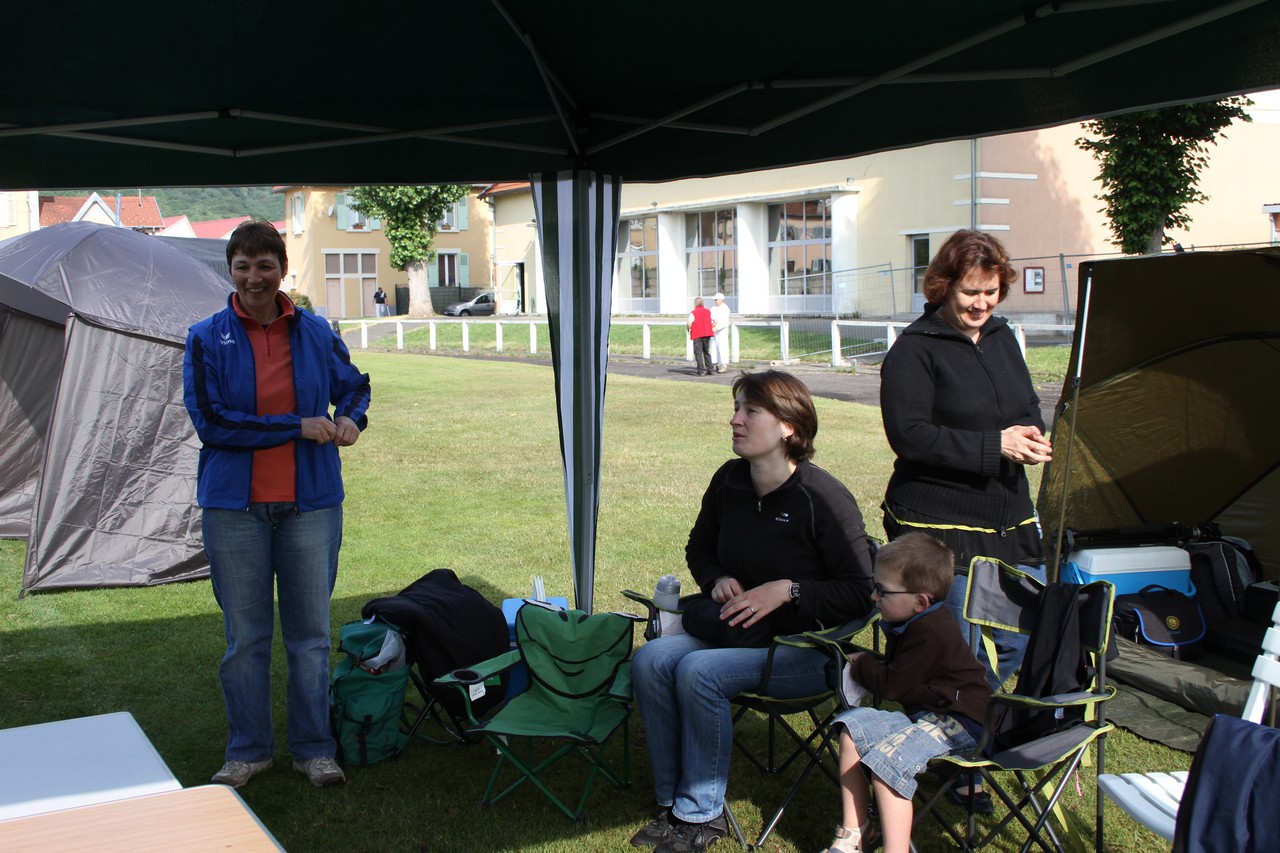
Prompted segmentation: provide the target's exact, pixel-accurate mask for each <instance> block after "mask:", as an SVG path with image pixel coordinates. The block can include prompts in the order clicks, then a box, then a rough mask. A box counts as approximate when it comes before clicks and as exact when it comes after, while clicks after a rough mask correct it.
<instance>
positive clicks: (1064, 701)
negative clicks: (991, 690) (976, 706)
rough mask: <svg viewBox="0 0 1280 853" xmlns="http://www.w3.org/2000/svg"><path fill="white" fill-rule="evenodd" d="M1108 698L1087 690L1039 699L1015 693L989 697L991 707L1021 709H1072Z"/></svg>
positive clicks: (1108, 697)
mask: <svg viewBox="0 0 1280 853" xmlns="http://www.w3.org/2000/svg"><path fill="white" fill-rule="evenodd" d="M1110 698H1111V697H1110V695H1109V694H1106V693H1093V692H1090V691H1088V690H1082V691H1079V692H1075V693H1057V694H1055V695H1053V696H1042V697H1040V698H1039V699H1037V698H1034V697H1031V696H1020V695H1018V694H1017V693H998V694H995V695H993V696H992V697H991V707H994V706H998V705H1009V706H1018V707H1022V708H1073V707H1076V706H1081V705H1092V704H1094V703H1097V702H1105V701H1106V700H1107V699H1110Z"/></svg>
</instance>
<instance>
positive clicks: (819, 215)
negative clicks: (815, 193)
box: [769, 198, 831, 296]
mask: <svg viewBox="0 0 1280 853" xmlns="http://www.w3.org/2000/svg"><path fill="white" fill-rule="evenodd" d="M769 274H770V279H771V281H772V292H773V294H774V295H775V296H830V295H831V199H829V198H821V199H807V200H805V201H793V202H788V203H786V204H771V205H769Z"/></svg>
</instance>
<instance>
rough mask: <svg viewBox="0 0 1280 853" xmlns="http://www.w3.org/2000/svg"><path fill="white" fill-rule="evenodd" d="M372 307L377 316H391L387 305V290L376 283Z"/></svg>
mask: <svg viewBox="0 0 1280 853" xmlns="http://www.w3.org/2000/svg"><path fill="white" fill-rule="evenodd" d="M373 307H374V310H375V311H376V313H377V315H378V316H379V317H390V316H391V311H390V309H389V308H388V307H387V292H386V291H385V290H383V289H382V285H378V289H377V290H375V291H374V292H373Z"/></svg>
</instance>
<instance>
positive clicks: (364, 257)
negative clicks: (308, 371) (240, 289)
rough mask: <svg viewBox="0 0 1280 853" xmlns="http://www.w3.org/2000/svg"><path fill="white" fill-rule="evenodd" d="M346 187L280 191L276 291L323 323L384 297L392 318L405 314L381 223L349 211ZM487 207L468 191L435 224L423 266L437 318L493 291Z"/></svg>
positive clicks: (401, 283) (402, 287)
mask: <svg viewBox="0 0 1280 853" xmlns="http://www.w3.org/2000/svg"><path fill="white" fill-rule="evenodd" d="M346 190H347V188H346V187H341V186H286V187H277V188H276V192H279V193H280V194H282V195H283V196H284V201H285V204H284V213H285V215H284V218H285V247H286V249H287V251H288V253H289V273H288V276H287V281H286V282H285V283H284V285H283V287H284V288H285V289H287V290H298V291H300V292H302V293H304V294H306V295H307V296H308V297H310V299H311V303H312V305H313V307H314V308H315V311H316V313H317V314H320V315H322V316H326V317H329V318H330V319H347V318H356V317H373V316H375V315H376V311H375V309H374V302H373V294H374V292H375V291H376V290H377V289H378V287H379V286H381V287H382V289H383V290H385V291H386V293H387V303H388V304H389V305H390V306H392V313H393V314H394V313H397V309H399V311H401V312H407V311H408V304H407V302H408V281H409V278H408V274H407V273H405V272H402V271H401V270H397V269H395V268H393V267H392V266H391V263H390V260H389V258H390V254H391V245H390V244H389V243H388V242H387V238H386V234H385V232H384V231H383V229H382V223H381V222H379V221H378V220H376V219H370V218H368V217H366V216H364V215H363V214H360V213H357V212H356V211H355V210H353V209H351V207H350V205H349V203H348V197H347V192H346ZM491 233H492V228H491V222H490V209H489V206H488V205H487V204H485V203H484V202H482V201H479V200H478V199H477V194H476V192H474V191H473V192H472V193H471V195H469V196H468V197H467V198H466V200H465V201H460V202H458V203H457V204H455V205H454V206H453V209H452V210H451V211H450V212H449V214H448V215H447V216H446V217H445V219H444V221H443V222H441V223H440V233H439V234H438V235H437V236H436V239H435V241H434V243H433V244H432V248H433V249H435V252H436V257H435V259H434V260H433V261H432V262H431V264H430V265H429V266H428V280H429V282H430V285H431V301H432V304H433V306H434V308H435V310H436V311H437V312H438V311H439V310H440V309H442V308H443V307H444V306H445V305H447V304H449V303H451V302H459V301H461V300H464V299H469V298H470V297H471V296H474V295H475V294H476V293H478V292H480V291H483V290H491V289H493V269H492V248H491V246H492V242H491V239H490V235H491Z"/></svg>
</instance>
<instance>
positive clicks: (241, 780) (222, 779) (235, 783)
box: [209, 758, 271, 788]
mask: <svg viewBox="0 0 1280 853" xmlns="http://www.w3.org/2000/svg"><path fill="white" fill-rule="evenodd" d="M270 769H271V759H270V758H268V759H267V760H266V761H228V762H227V763H226V764H224V765H222V769H221V770H219V771H218V772H217V773H214V774H213V778H211V779H210V780H209V782H210V783H211V784H214V785H229V786H231V787H232V788H243V787H244V786H245V785H247V784H248V783H249V780H250V779H252V778H253V777H254V776H257V775H258V774H259V773H262V772H263V771H266V770H270Z"/></svg>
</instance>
